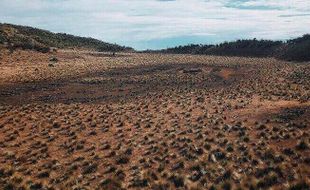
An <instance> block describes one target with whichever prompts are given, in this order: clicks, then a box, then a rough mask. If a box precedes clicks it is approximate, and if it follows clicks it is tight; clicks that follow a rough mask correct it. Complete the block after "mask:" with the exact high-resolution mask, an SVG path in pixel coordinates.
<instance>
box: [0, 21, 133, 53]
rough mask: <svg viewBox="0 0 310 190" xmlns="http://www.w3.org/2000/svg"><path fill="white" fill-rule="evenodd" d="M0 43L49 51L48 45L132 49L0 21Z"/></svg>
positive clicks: (13, 46)
mask: <svg viewBox="0 0 310 190" xmlns="http://www.w3.org/2000/svg"><path fill="white" fill-rule="evenodd" d="M0 44H9V45H11V46H12V48H22V49H33V50H37V51H41V52H47V51H49V47H56V48H81V49H91V50H96V51H111V52H112V51H113V52H118V51H133V49H132V48H129V47H124V46H120V45H117V44H110V43H106V42H102V41H100V40H97V39H93V38H85V37H79V36H74V35H70V34H65V33H53V32H50V31H47V30H41V29H37V28H33V27H28V26H19V25H12V24H1V23H0Z"/></svg>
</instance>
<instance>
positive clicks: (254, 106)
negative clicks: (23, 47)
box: [0, 50, 310, 190]
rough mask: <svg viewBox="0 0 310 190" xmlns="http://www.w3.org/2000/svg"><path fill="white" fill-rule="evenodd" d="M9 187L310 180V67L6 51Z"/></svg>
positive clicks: (0, 144) (4, 183)
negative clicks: (11, 52)
mask: <svg viewBox="0 0 310 190" xmlns="http://www.w3.org/2000/svg"><path fill="white" fill-rule="evenodd" d="M0 105H1V106H0V187H2V188H3V189H112V190H113V189H155V190H156V189H158V190H161V189H193V190H194V189H225V190H226V189H269V188H272V189H309V185H310V130H309V128H310V109H309V108H310V64H309V63H288V62H282V61H278V60H275V59H258V58H238V57H232V58H228V57H212V56H191V55H160V54H117V55H115V56H113V55H110V54H104V53H93V52H75V51H60V52H57V53H49V54H40V53H34V52H30V51H15V52H13V54H10V53H9V52H8V51H6V50H1V52H0Z"/></svg>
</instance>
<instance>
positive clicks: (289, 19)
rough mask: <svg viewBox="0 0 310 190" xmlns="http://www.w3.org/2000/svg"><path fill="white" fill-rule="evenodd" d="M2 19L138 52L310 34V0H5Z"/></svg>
mask: <svg viewBox="0 0 310 190" xmlns="http://www.w3.org/2000/svg"><path fill="white" fill-rule="evenodd" d="M0 22H2V23H12V24H20V25H27V26H33V27H37V28H42V29H46V30H50V31H52V32H63V33H69V34H74V35H79V36H85V37H93V38H96V39H100V40H103V41H105V42H110V43H117V44H120V45H126V46H131V47H133V48H135V49H137V50H143V49H161V48H167V47H173V46H177V45H186V44H190V43H195V44H214V43H220V42H224V41H233V40H236V39H249V38H257V39H272V40H284V39H291V38H294V37H298V36H302V35H303V34H306V33H310V0H0Z"/></svg>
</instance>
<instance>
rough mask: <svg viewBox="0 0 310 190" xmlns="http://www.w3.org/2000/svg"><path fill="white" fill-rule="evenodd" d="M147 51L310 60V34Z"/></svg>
mask: <svg viewBox="0 0 310 190" xmlns="http://www.w3.org/2000/svg"><path fill="white" fill-rule="evenodd" d="M145 52H154V53H172V54H196V55H219V56H241V57H276V58H279V59H283V60H288V61H310V35H309V34H308V35H304V36H303V37H300V38H296V39H293V40H288V41H286V42H283V41H271V40H257V39H252V40H237V41H233V42H224V43H221V44H217V45H201V44H200V45H196V44H190V45H185V46H177V47H173V48H167V49H163V50H157V51H152V50H148V51H145Z"/></svg>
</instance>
